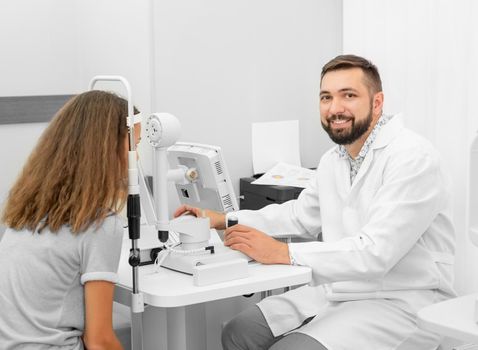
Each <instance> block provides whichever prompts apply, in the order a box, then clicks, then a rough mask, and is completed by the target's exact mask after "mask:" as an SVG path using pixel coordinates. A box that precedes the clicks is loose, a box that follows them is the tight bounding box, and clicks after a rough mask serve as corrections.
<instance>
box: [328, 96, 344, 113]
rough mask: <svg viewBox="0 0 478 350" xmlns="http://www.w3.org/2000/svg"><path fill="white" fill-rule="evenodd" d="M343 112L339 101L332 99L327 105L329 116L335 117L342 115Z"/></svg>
mask: <svg viewBox="0 0 478 350" xmlns="http://www.w3.org/2000/svg"><path fill="white" fill-rule="evenodd" d="M344 112H345V107H344V105H343V104H342V103H341V101H340V100H339V99H336V98H335V99H333V100H332V101H331V102H330V105H329V114H331V115H337V114H343V113H344Z"/></svg>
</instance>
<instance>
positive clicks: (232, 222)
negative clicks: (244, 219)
mask: <svg viewBox="0 0 478 350" xmlns="http://www.w3.org/2000/svg"><path fill="white" fill-rule="evenodd" d="M238 223H239V220H238V219H237V217H235V216H229V217H228V218H227V227H231V226H234V225H237V224H238Z"/></svg>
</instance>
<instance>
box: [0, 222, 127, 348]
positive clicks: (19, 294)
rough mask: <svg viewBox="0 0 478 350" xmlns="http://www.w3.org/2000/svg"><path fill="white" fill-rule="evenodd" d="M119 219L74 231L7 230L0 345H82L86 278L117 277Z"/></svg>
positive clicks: (1, 260) (0, 271) (0, 257)
mask: <svg viewBox="0 0 478 350" xmlns="http://www.w3.org/2000/svg"><path fill="white" fill-rule="evenodd" d="M122 239H123V221H122V219H121V218H120V217H118V216H117V215H110V216H108V217H107V218H106V219H105V221H104V222H103V224H102V225H101V226H100V227H98V228H96V225H92V226H91V227H90V228H89V229H88V230H87V231H85V232H83V233H80V234H77V235H74V234H72V233H71V231H70V229H69V227H68V226H63V227H62V228H61V229H60V230H59V231H58V232H57V233H52V232H50V231H49V230H48V228H45V229H43V231H42V232H41V234H37V233H32V232H31V231H28V230H23V231H14V230H12V229H7V231H6V232H5V235H4V237H3V239H2V240H1V241H0V348H1V349H2V350H10V349H15V350H17V349H18V350H19V349H22V350H23V349H25V350H26V349H35V350H40V349H71V350H81V349H83V343H82V341H81V339H80V337H81V336H82V334H83V330H84V323H85V320H84V318H85V317H84V314H85V312H84V309H85V302H84V289H83V285H84V283H85V282H87V281H92V280H102V281H109V282H113V283H115V282H117V279H118V276H117V270H118V263H119V258H120V255H121V243H122Z"/></svg>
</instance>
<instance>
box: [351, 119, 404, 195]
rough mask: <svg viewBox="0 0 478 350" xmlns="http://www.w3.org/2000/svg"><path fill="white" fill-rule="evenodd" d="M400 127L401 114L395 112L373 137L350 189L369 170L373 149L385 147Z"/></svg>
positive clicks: (401, 123) (401, 124)
mask: <svg viewBox="0 0 478 350" xmlns="http://www.w3.org/2000/svg"><path fill="white" fill-rule="evenodd" d="M402 128H403V122H402V115H401V114H397V115H396V116H394V117H393V118H392V119H391V120H390V121H389V122H388V123H387V124H385V125H384V126H382V129H381V130H380V131H379V133H378V135H377V138H376V139H375V141H374V142H373V144H372V145H371V148H370V150H369V151H368V153H367V155H366V156H365V159H364V160H363V163H362V165H361V166H360V170H359V171H358V173H357V175H356V176H355V180H354V182H353V184H352V185H351V190H353V189H354V188H355V187H357V186H359V185H358V183H359V182H360V181H361V179H362V178H363V177H364V176H365V174H367V171H368V170H369V168H370V165H371V164H372V162H373V157H374V153H375V150H377V149H380V148H383V147H386V146H387V145H388V144H389V143H390V142H392V140H393V139H394V138H395V136H397V135H398V133H399V132H400V130H401V129H402Z"/></svg>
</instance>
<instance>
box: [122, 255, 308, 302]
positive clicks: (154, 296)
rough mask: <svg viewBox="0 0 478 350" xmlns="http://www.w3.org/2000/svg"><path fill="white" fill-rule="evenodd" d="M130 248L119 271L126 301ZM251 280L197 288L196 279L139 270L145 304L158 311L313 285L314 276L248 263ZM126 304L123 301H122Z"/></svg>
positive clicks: (152, 269) (298, 270)
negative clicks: (165, 308) (162, 308)
mask: <svg viewBox="0 0 478 350" xmlns="http://www.w3.org/2000/svg"><path fill="white" fill-rule="evenodd" d="M126 248H128V247H124V249H123V252H122V255H121V260H120V266H119V270H118V275H119V282H118V284H117V285H118V286H119V287H120V288H117V289H119V291H118V292H117V293H116V294H117V298H124V297H126V294H125V292H127V293H128V294H129V293H130V290H131V288H132V270H131V266H129V264H128V249H129V248H128V249H126ZM249 273H250V276H249V277H247V278H242V279H237V280H234V281H227V282H222V283H216V284H212V285H208V286H202V287H197V286H195V285H194V284H193V277H192V276H190V275H186V274H183V273H179V272H175V271H171V270H168V269H165V268H160V269H159V272H158V273H156V272H155V266H154V265H147V266H141V267H140V268H139V290H140V291H141V292H142V293H143V296H144V302H145V303H146V304H149V305H152V306H157V307H177V306H186V305H192V304H197V303H202V302H208V301H212V300H219V299H224V298H229V297H233V296H238V295H243V294H249V293H256V292H260V291H265V290H272V289H276V288H283V287H287V286H294V285H299V284H306V283H308V282H310V280H311V277H312V272H311V269H310V268H309V267H306V266H289V265H262V264H259V263H255V262H253V263H249ZM123 300H124V299H123Z"/></svg>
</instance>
